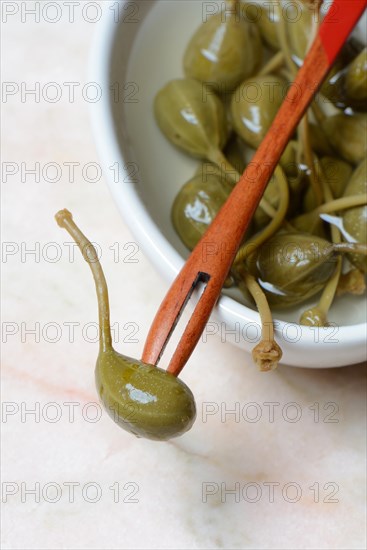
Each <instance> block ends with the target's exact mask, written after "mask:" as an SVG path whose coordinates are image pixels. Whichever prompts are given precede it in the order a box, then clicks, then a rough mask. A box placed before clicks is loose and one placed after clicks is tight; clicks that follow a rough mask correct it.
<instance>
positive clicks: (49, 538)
mask: <svg viewBox="0 0 367 550" xmlns="http://www.w3.org/2000/svg"><path fill="white" fill-rule="evenodd" d="M1 4H2V17H3V19H2V21H3V23H2V78H3V81H4V83H5V84H3V86H5V88H3V92H4V90H5V92H6V95H3V99H2V102H3V103H2V111H3V122H2V128H3V132H2V137H3V147H2V149H3V151H2V163H3V164H2V169H3V184H2V222H3V231H2V239H3V259H2V268H3V275H4V279H3V280H4V286H3V290H4V293H3V297H2V300H3V301H2V305H3V318H2V342H3V356H2V357H3V360H2V363H3V364H2V377H3V381H2V389H3V394H2V398H3V405H2V413H3V415H2V438H3V445H2V501H3V512H2V547H3V548H4V549H27V550H29V549H43V548H45V549H46V548H49V549H61V548H62V549H89V548H91V549H112V548H124V549H125V548H126V549H128V548H157V549H158V548H175V549H176V548H177V549H178V548H182V549H186V548H200V549H201V548H203V549H204V548H246V549H247V548H251V549H265V548H267V549H270V548H277V549H280V548H282V549H283V548H284V549H285V548H287V549H300V548H305V549H330V548H331V549H355V548H365V545H366V540H365V512H366V508H365V497H366V494H365V458H366V409H365V369H364V368H363V366H361V365H359V366H351V367H347V368H341V369H331V370H325V371H322V370H315V371H313V370H306V369H296V368H291V367H280V368H279V369H278V370H277V371H275V372H271V373H267V374H266V373H259V372H258V371H257V369H256V368H255V367H254V365H253V364H252V361H251V358H250V357H249V356H248V355H247V354H245V353H244V352H243V351H241V350H240V349H239V348H236V347H233V346H232V345H230V344H228V343H227V344H226V343H222V342H221V339H220V337H214V336H213V337H211V338H208V340H207V342H206V343H204V342H201V343H200V344H199V346H198V347H197V349H196V351H195V353H194V355H193V357H192V358H191V360H190V362H189V364H188V365H187V367H186V368H185V370H184V372H183V374H182V378H183V379H184V380H185V381H186V382H187V383H188V384H189V385H190V387H191V388H192V390H193V392H194V394H195V396H196V400H197V406H198V419H197V421H196V423H195V425H194V427H193V429H192V430H191V431H190V432H189V433H187V434H186V435H185V436H183V437H182V438H179V439H176V440H173V441H171V442H169V443H155V442H151V441H146V440H139V439H135V438H133V437H132V436H130V435H129V434H127V433H125V432H124V431H122V430H121V429H119V428H118V427H117V426H116V425H114V424H113V422H111V420H110V419H109V418H107V416H106V414H105V413H101V410H100V408H99V405H98V397H97V395H96V391H95V387H94V375H93V369H94V362H95V358H96V355H97V344H96V343H95V341H94V340H95V324H96V321H97V316H96V298H95V292H94V287H93V281H92V278H91V275H90V273H89V270H88V268H87V266H86V265H85V264H84V262H83V260H82V259H81V257H80V256H79V254H78V252H77V251H76V253H75V259H74V260H73V258H72V256H71V248H70V246H69V245H68V244H64V243H70V238H68V236H67V234H66V233H65V232H63V231H61V230H60V229H59V228H58V227H57V226H56V224H55V222H54V219H53V215H54V213H55V212H56V211H57V210H58V209H60V208H62V207H67V208H69V209H70V210H71V211H72V212H73V213H74V215H75V218H76V219H77V220H78V221H79V222H80V225H81V226H82V228H83V229H84V230H85V232H86V233H87V234H88V235H89V236H90V238H91V239H92V240H94V241H95V242H97V243H98V244H99V245H100V247H101V250H102V260H103V266H104V269H105V271H106V277H107V280H108V283H109V288H110V296H111V302H112V321H113V323H115V337H116V338H117V339H118V340H119V341H118V343H117V344H116V347H117V348H118V349H119V350H121V351H122V352H124V353H126V354H128V355H132V356H136V357H138V356H140V354H141V351H142V347H143V343H144V338H145V336H146V334H147V330H148V328H149V324H150V322H151V320H152V318H153V315H154V312H155V309H156V308H157V307H158V305H159V302H160V300H161V298H162V297H163V295H164V292H165V290H166V288H167V285H166V283H164V282H163V281H162V280H161V278H160V277H159V276H158V275H157V274H156V273H155V272H154V271H153V269H152V268H151V266H150V265H149V264H148V262H147V260H146V259H145V258H144V256H143V254H142V252H141V251H138V252H137V254H136V258H137V259H138V262H137V263H129V262H126V261H124V260H126V253H127V251H126V249H125V250H124V248H123V247H124V245H127V243H133V242H134V239H133V237H132V236H131V234H130V232H129V230H128V228H127V227H126V226H125V224H124V222H123V220H122V219H121V217H120V215H119V213H118V212H117V209H116V207H115V205H114V203H113V201H112V198H111V196H110V194H109V191H108V189H107V186H106V183H105V181H104V180H103V178H102V177H101V178H100V180H99V181H97V182H94V183H93V182H91V181H90V180H91V179H92V178H93V177H94V174H93V172H92V168H90V170H91V171H90V173H87V172H84V176H83V169H85V167H86V165H88V163H99V159H98V156H97V153H96V150H95V147H94V143H93V138H92V135H91V129H90V123H89V113H88V102H87V101H86V100H85V99H84V98H83V95H82V93H81V90H82V89H83V86H85V84H87V83H88V75H87V72H86V67H87V59H88V54H89V50H90V46H91V41H92V36H93V33H94V31H95V25H94V24H93V23H91V22H88V21H87V20H86V19H88V18H89V19H91V18H93V17H94V15H93V9H94V10H95V9H96V8H95V6H96V5H97V6H98V3H96V2H93V3H92V2H84V1H81V2H71V3H67V2H52V3H51V2H41V3H40V4H41V5H42V6H45V5H46V4H49V8H48V9H49V10H50V11H49V13H46V15H45V16H44V15H42V14H41V17H40V22H35V17H34V16H32V14H30V13H28V12H26V11H24V9H25V8H24V6H25V7H26V8H27V9H32V8H34V6H35V4H37V3H35V2H2V3H1ZM51 4H52V5H53V6H52V5H51ZM55 4H56V5H57V6H58V7H59V8H60V10H61V12H60V13H61V18H60V20H59V21H58V22H56V23H50V22H48V21H47V19H52V18H55V13H56V12H55V11H52V10H55V9H56V8H55ZM68 4H69V5H68ZM70 4H72V5H73V6H74V8H73V9H74V10H75V11H74V22H71V23H69V22H68V19H69V15H70V10H71V7H70ZM86 4H90V7H89V8H88V9H89V10H90V12H89V15H88V17H87V18H86V17H83V13H82V8H85V6H86ZM92 4H93V5H92ZM99 4H103V2H100V3H99ZM93 6H94V7H93ZM50 82H54V83H56V84H57V85H58V86H59V87H60V89H61V91H62V93H61V97H60V98H59V99H58V100H57V101H56V102H54V103H52V102H50V101H49V100H48V98H50V97H51V98H52V97H54V96H53V94H52V92H53V91H55V90H56V88H54V90H52V89H51V88H50V87H49V86H48V83H50ZM71 82H77V83H80V86H79V87H75V99H74V101H70V99H69V90H70V85H67V84H65V83H71ZM31 89H35V90H36V94H39V97H37V96H35V95H32V94H31V93H29V94H26V91H27V90H28V91H29V90H31ZM38 90H39V92H38ZM48 94H49V95H48ZM45 98H46V99H45ZM36 163H38V164H36ZM48 163H57V166H58V168H57V170H59V173H57V170H56V168H55V164H48ZM68 163H69V164H68ZM70 163H76V164H74V165H73V166H74V168H75V181H70V180H71V179H72V178H71V177H70V171H71V167H72V165H71V164H70ZM32 169H36V171H38V172H39V173H40V177H39V181H36V180H37V179H38V178H37V177H36V176H35V175H34V174H32V173H30V172H28V171H29V170H32ZM87 169H89V168H87ZM85 174H87V175H86V176H85ZM59 176H60V179H59V181H55V182H52V181H51V180H52V178H55V179H57V178H58V177H59ZM88 180H89V181H88ZM52 243H53V244H52ZM115 243H120V245H119V246H118V249H117V248H116V244H115ZM134 246H135V245H134ZM117 250H119V254H118V257H117V256H116V251H117ZM32 251H33V252H32ZM32 331H33V332H32ZM132 333H134V334H132ZM31 411H34V412H33V413H32V412H31ZM230 411H234V412H232V413H230ZM272 413H273V416H272ZM254 420H256V421H254Z"/></svg>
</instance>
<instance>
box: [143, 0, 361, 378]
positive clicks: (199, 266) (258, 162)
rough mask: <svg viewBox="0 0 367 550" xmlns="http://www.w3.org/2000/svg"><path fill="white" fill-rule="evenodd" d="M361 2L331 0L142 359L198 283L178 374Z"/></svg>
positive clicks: (177, 357)
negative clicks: (199, 292) (266, 128)
mask: <svg viewBox="0 0 367 550" xmlns="http://www.w3.org/2000/svg"><path fill="white" fill-rule="evenodd" d="M366 5H367V0H334V2H333V4H332V5H331V7H330V9H329V11H328V13H327V15H326V17H325V19H324V21H323V22H322V24H321V26H320V29H319V32H318V34H317V36H316V38H315V40H314V42H313V44H312V46H311V48H310V50H309V52H308V54H307V56H306V57H305V60H304V63H303V65H302V67H301V68H300V70H299V71H298V74H297V77H296V80H295V81H294V83H293V85H292V86H291V87H290V89H289V91H288V94H287V96H286V98H285V100H284V102H283V104H282V106H281V108H280V109H279V111H278V113H277V115H276V117H275V119H274V121H273V123H272V125H271V127H270V129H269V131H268V133H267V134H266V136H265V138H264V140H263V142H262V143H261V145H260V147H259V148H258V149H257V151H256V153H255V156H254V157H253V159H252V161H251V163H250V164H249V166H248V167H247V168H246V170H245V171H244V173H243V175H242V177H241V179H240V180H239V182H238V183H237V185H236V186H235V188H234V189H233V191H232V192H231V194H230V196H229V197H228V199H227V201H226V202H225V204H224V205H223V207H222V208H221V210H220V211H219V213H218V215H217V217H216V218H215V220H214V222H213V223H212V224H211V225H210V227H209V229H208V230H207V231H206V233H205V235H204V236H203V237H202V239H201V241H200V242H199V243H198V244H197V246H196V247H195V248H194V250H193V251H192V253H191V255H190V257H189V258H188V260H187V262H186V263H185V265H184V266H183V268H182V270H181V271H180V273H179V274H178V276H177V277H176V279H175V280H174V282H173V284H172V286H171V288H170V289H169V291H168V293H167V295H166V297H165V298H164V300H163V302H162V304H161V306H160V308H159V310H158V312H157V314H156V316H155V318H154V321H153V323H152V326H151V328H150V331H149V334H148V337H147V340H146V343H145V348H144V351H143V356H142V360H143V361H145V362H146V363H151V364H153V365H156V364H157V363H158V361H159V359H160V357H161V355H162V353H163V351H164V348H165V346H166V344H167V342H168V340H169V338H170V335H171V334H172V332H173V330H174V328H175V326H176V324H177V322H178V319H179V317H180V314H181V313H182V311H183V309H184V307H185V305H186V303H187V301H188V300H189V298H190V296H191V294H192V292H193V290H194V288H195V286H196V285H197V284H198V283H199V282H204V283H206V287H205V290H204V292H203V293H202V295H201V297H200V299H199V301H198V303H197V305H196V307H195V309H194V311H193V313H192V315H191V318H190V320H189V322H188V324H187V325H186V327H185V330H184V332H183V334H182V336H181V339H180V341H179V343H178V345H177V347H176V349H175V352H174V353H173V356H172V358H171V361H170V363H169V365H168V369H167V370H168V371H169V372H171V373H173V374H175V375H178V374H179V372H180V371H181V370H182V368H183V367H184V365H185V363H186V361H187V360H188V358H189V357H190V355H191V353H192V351H193V350H194V348H195V346H196V344H197V342H198V340H199V338H200V335H201V333H202V332H203V330H204V327H205V324H206V322H207V321H208V319H209V316H210V313H211V311H212V309H213V307H214V305H215V303H216V301H217V299H218V297H219V295H220V292H221V290H222V287H223V284H224V281H225V279H226V277H227V274H228V272H229V269H230V267H231V265H232V262H233V260H234V257H235V254H236V252H237V249H238V247H239V245H240V243H241V240H242V238H243V235H244V234H245V231H246V229H247V227H248V225H249V222H250V220H251V217H252V215H253V213H254V212H255V209H256V208H257V205H258V204H259V202H260V199H261V197H262V194H263V192H264V190H265V187H266V185H267V183H268V181H269V179H270V177H271V175H272V172H273V170H274V169H275V167H276V165H277V163H278V161H279V159H280V157H281V155H282V153H283V150H284V148H285V146H286V144H287V142H288V140H289V138H290V136H291V135H292V134H293V132H294V130H295V128H296V126H297V124H298V122H299V121H300V119H301V118H302V115H303V114H304V112H305V110H306V108H307V107H308V105H309V103H310V102H311V100H312V98H313V97H314V95H315V93H316V92H317V90H318V88H319V86H320V85H321V83H322V81H323V79H324V78H325V76H326V74H327V73H328V71H329V70H330V67H331V65H332V64H333V62H334V60H335V58H336V56H337V55H338V53H339V51H340V49H341V47H342V46H343V44H344V42H345V41H346V39H347V38H348V36H349V34H350V32H351V31H352V29H353V27H354V26H355V24H356V23H357V21H358V19H359V18H360V16H361V15H362V13H363V11H364V9H365V8H366Z"/></svg>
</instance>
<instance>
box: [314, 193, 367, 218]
mask: <svg viewBox="0 0 367 550" xmlns="http://www.w3.org/2000/svg"><path fill="white" fill-rule="evenodd" d="M365 204H367V194H366V193H365V194H363V195H350V196H349V197H341V198H340V199H334V200H331V201H328V202H325V203H324V204H323V205H321V206H318V207H317V208H316V209H315V210H312V211H311V212H310V214H311V213H312V212H317V213H319V214H330V213H332V212H335V211H338V210H347V209H348V208H354V207H355V206H363V205H365Z"/></svg>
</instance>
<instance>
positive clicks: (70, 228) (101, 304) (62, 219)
mask: <svg viewBox="0 0 367 550" xmlns="http://www.w3.org/2000/svg"><path fill="white" fill-rule="evenodd" d="M55 219H56V221H57V223H58V225H59V226H60V227H63V228H64V229H66V231H67V232H68V233H69V235H70V236H71V237H72V238H73V239H74V241H75V242H76V244H77V245H78V247H79V249H80V251H81V253H82V255H83V258H84V259H85V261H86V262H87V263H88V265H89V267H90V269H91V271H92V274H93V278H94V282H95V285H96V292H97V300H98V318H99V327H100V339H99V345H100V351H101V352H105V351H109V350H111V349H112V337H111V325H110V306H109V299H108V289H107V283H106V279H105V276H104V273H103V270H102V266H101V264H100V262H99V259H98V254H97V251H96V249H95V248H94V246H93V245H92V243H91V242H90V241H89V239H87V237H86V236H85V235H84V234H83V233H82V232H81V231H80V229H79V227H78V226H77V225H76V224H75V222H74V221H73V216H72V214H71V212H69V210H66V209H64V210H60V211H59V212H57V214H56V215H55Z"/></svg>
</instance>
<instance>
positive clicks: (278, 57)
mask: <svg viewBox="0 0 367 550" xmlns="http://www.w3.org/2000/svg"><path fill="white" fill-rule="evenodd" d="M284 62H285V57H284V53H283V52H282V51H279V52H277V53H276V54H275V55H273V57H271V58H270V59H269V61H268V62H267V63H266V64H265V65H264V66H263V68H262V69H261V71H259V72H258V73H257V75H256V76H266V75H268V74H270V73H275V72H277V71H279V69H280V68H281V67H283V65H284Z"/></svg>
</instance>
